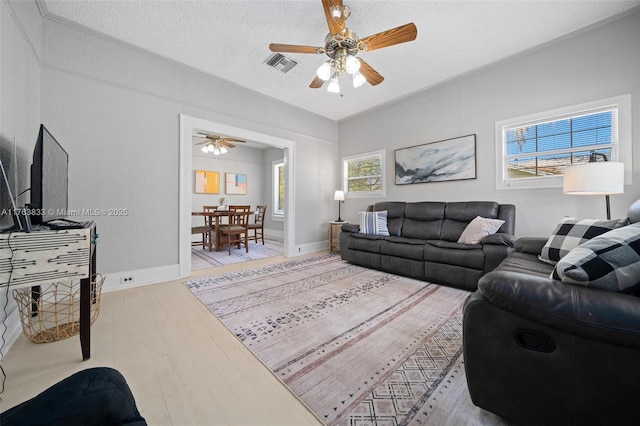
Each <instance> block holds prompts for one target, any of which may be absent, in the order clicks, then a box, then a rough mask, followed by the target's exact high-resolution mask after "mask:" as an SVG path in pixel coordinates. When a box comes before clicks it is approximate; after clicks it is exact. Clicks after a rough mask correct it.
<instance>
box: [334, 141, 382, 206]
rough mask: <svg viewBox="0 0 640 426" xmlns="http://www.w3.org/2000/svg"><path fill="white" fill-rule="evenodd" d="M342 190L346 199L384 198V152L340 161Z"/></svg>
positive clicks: (370, 153) (345, 158)
mask: <svg viewBox="0 0 640 426" xmlns="http://www.w3.org/2000/svg"><path fill="white" fill-rule="evenodd" d="M342 164H343V174H342V176H343V179H344V181H343V188H344V192H345V195H346V196H348V197H385V196H386V186H385V171H384V170H385V151H384V150H380V151H374V152H368V153H365V154H359V155H352V156H350V157H344V158H343V159H342Z"/></svg>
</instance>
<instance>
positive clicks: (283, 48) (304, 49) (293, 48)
mask: <svg viewBox="0 0 640 426" xmlns="http://www.w3.org/2000/svg"><path fill="white" fill-rule="evenodd" d="M269 50H271V51H272V52H290V53H322V47H315V46H298V45H295V44H278V43H271V44H270V45H269Z"/></svg>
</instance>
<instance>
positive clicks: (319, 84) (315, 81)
mask: <svg viewBox="0 0 640 426" xmlns="http://www.w3.org/2000/svg"><path fill="white" fill-rule="evenodd" d="M323 84H324V80H322V79H321V78H320V77H318V76H315V78H314V79H313V81H312V82H311V84H310V85H309V87H311V88H312V89H319V88H321V87H322V85H323Z"/></svg>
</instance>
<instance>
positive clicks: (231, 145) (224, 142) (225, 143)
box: [220, 141, 236, 148]
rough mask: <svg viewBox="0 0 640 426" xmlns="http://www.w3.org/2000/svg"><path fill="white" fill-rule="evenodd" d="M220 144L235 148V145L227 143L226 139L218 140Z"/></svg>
mask: <svg viewBox="0 0 640 426" xmlns="http://www.w3.org/2000/svg"><path fill="white" fill-rule="evenodd" d="M220 144H221V145H224V146H226V147H227V148H235V147H236V146H235V145H234V144H232V143H229V142H227V141H220Z"/></svg>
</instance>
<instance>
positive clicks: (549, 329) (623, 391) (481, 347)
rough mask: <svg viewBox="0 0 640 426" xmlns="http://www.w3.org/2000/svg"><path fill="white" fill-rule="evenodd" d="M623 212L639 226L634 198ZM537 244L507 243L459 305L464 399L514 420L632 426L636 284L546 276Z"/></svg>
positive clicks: (636, 379)
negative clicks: (597, 284)
mask: <svg viewBox="0 0 640 426" xmlns="http://www.w3.org/2000/svg"><path fill="white" fill-rule="evenodd" d="M628 218H629V221H630V222H631V223H632V224H633V223H635V224H637V223H638V222H640V201H636V203H634V204H633V205H632V206H631V208H630V209H629V212H628ZM629 226H635V225H629ZM546 242H547V238H539V237H526V238H520V239H519V240H517V241H516V242H515V244H514V251H513V252H512V253H511V254H510V255H509V256H508V257H507V259H505V260H504V261H503V262H502V263H501V264H500V265H499V266H498V267H497V268H496V270H495V271H493V272H491V273H488V274H487V275H485V276H483V277H482V278H481V279H480V282H479V283H478V287H479V289H478V291H476V292H475V293H474V294H473V295H471V297H469V299H467V301H466V303H465V306H464V313H463V351H464V366H465V371H466V377H467V384H468V387H469V393H470V395H471V399H472V401H473V403H474V404H475V405H477V406H479V407H481V408H484V409H486V410H488V411H491V412H493V413H495V414H497V415H499V416H501V417H503V418H504V419H506V420H508V421H509V422H513V423H514V424H521V425H543V424H544V425H627V424H628V425H637V424H638V422H639V421H640V404H638V395H639V394H640V297H639V296H640V290H639V289H638V288H637V285H636V287H635V288H634V290H633V291H632V292H631V293H628V294H625V293H622V292H615V291H609V290H603V289H599V288H594V287H589V286H581V285H573V284H568V283H563V282H561V281H558V280H555V279H552V278H550V276H551V274H552V272H553V269H554V266H553V265H549V264H547V263H544V262H541V261H540V260H539V258H538V256H539V255H540V254H541V251H542V248H543V246H544V245H545V243H546ZM635 279H636V282H637V283H640V276H637V277H635Z"/></svg>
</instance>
